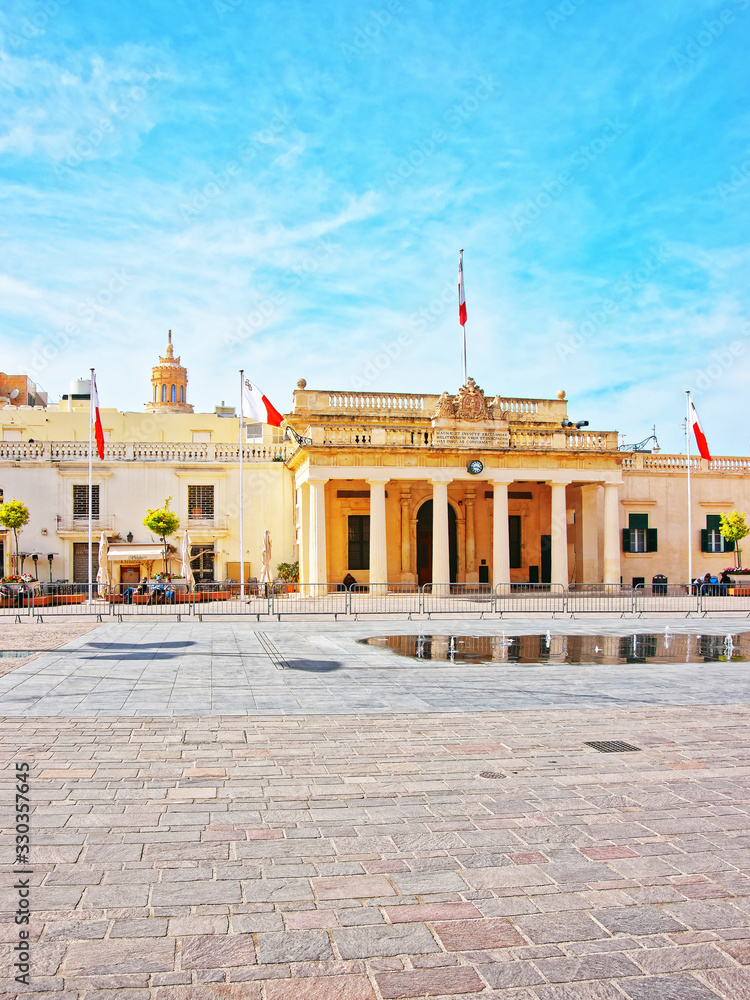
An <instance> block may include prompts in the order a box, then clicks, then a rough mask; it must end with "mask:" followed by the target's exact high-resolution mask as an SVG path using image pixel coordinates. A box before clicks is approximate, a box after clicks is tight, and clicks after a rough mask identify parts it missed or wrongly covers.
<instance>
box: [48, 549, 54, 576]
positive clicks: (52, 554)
mask: <svg viewBox="0 0 750 1000" xmlns="http://www.w3.org/2000/svg"><path fill="white" fill-rule="evenodd" d="M54 558H55V553H54V552H48V553H47V561H48V562H49V582H50V583H52V560H53V559H54Z"/></svg>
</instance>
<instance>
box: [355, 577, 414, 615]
mask: <svg viewBox="0 0 750 1000" xmlns="http://www.w3.org/2000/svg"><path fill="white" fill-rule="evenodd" d="M421 609H422V590H421V589H420V586H419V584H418V583H369V584H366V583H353V584H352V585H351V587H350V588H349V614H351V615H354V616H355V617H358V616H359V615H390V614H408V615H413V614H421Z"/></svg>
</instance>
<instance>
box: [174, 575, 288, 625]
mask: <svg viewBox="0 0 750 1000" xmlns="http://www.w3.org/2000/svg"><path fill="white" fill-rule="evenodd" d="M192 606H193V614H194V615H197V616H198V618H199V620H200V621H203V618H204V617H205V616H209V617H211V618H215V617H218V616H219V615H231V616H234V615H255V617H256V619H258V620H259V619H260V616H261V615H270V613H271V588H270V587H268V586H267V585H266V584H257V583H246V584H245V586H244V587H243V586H242V585H241V584H239V583H211V584H202V585H201V586H200V587H197V588H196V589H195V591H194V592H193V600H192Z"/></svg>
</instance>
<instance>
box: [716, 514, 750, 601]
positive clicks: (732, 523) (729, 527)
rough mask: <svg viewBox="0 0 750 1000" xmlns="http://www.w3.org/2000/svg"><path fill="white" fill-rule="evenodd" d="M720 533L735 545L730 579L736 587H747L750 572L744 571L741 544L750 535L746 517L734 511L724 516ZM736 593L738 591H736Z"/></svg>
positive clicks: (729, 570) (749, 580) (749, 581)
mask: <svg viewBox="0 0 750 1000" xmlns="http://www.w3.org/2000/svg"><path fill="white" fill-rule="evenodd" d="M719 531H720V532H721V534H722V535H723V537H724V538H725V539H726V541H728V542H732V543H733V545H734V568H733V569H728V573H729V579H730V580H731V581H732V583H733V584H734V586H735V587H738V586H739V587H746V586H748V584H750V570H744V569H742V550H741V549H740V544H739V543H740V542H741V541H742V539H743V538H745V536H746V535H749V534H750V528H749V527H748V526H747V521H746V515H745V514H740V513H738V511H736V510H733V511H732V513H731V514H722V515H721V522H720V525H719ZM735 593H736V591H735Z"/></svg>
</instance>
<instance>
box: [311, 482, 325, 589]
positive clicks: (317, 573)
mask: <svg viewBox="0 0 750 1000" xmlns="http://www.w3.org/2000/svg"><path fill="white" fill-rule="evenodd" d="M308 551H309V554H310V569H309V582H310V583H327V582H328V562H327V559H326V484H325V481H324V480H318V481H314V482H311V483H310V541H309V547H308ZM317 592H318V593H321V591H320V590H318V591H317Z"/></svg>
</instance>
